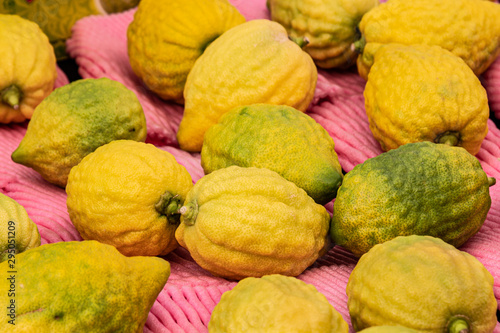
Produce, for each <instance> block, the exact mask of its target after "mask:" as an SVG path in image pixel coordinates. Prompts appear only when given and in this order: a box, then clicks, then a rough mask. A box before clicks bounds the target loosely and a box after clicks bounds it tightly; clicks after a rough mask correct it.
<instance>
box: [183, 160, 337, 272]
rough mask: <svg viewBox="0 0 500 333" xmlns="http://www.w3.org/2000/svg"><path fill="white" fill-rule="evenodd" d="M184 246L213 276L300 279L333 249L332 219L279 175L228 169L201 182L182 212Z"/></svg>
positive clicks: (264, 170)
mask: <svg viewBox="0 0 500 333" xmlns="http://www.w3.org/2000/svg"><path fill="white" fill-rule="evenodd" d="M180 213H181V224H180V225H179V227H178V228H177V230H176V232H175V237H176V239H177V241H178V242H179V244H180V245H181V246H182V247H184V248H186V249H187V250H188V251H189V253H190V254H191V256H192V257H193V259H194V260H195V261H196V262H197V263H198V264H199V265H200V266H201V267H202V268H204V269H206V270H207V271H209V272H211V273H212V274H213V275H216V276H221V277H225V278H229V279H233V280H241V279H243V278H245V277H250V276H253V277H261V276H263V275H268V274H282V275H289V276H297V275H299V274H301V273H302V272H303V271H304V270H305V269H306V268H307V267H309V266H310V265H311V264H312V263H314V261H316V259H317V258H318V257H319V256H321V255H323V254H324V253H325V251H326V250H327V249H328V246H329V244H330V243H329V239H328V227H329V221H330V215H329V213H328V211H327V210H326V208H325V207H324V206H321V205H318V204H316V203H315V202H314V200H313V199H312V198H311V197H309V196H308V195H307V193H306V192H305V191H304V190H303V189H301V188H299V187H297V186H296V185H295V184H294V183H292V182H290V181H288V180H286V179H284V178H283V177H281V176H280V175H279V174H277V173H276V172H274V171H271V170H268V169H264V168H256V167H246V168H244V167H239V166H235V165H233V166H229V167H227V168H223V169H219V170H215V171H213V172H212V173H210V174H208V175H206V176H204V177H202V178H201V179H200V180H198V181H197V182H196V184H195V185H194V186H193V188H192V189H191V190H190V191H189V193H188V195H187V197H186V200H185V201H184V206H183V207H181V209H180Z"/></svg>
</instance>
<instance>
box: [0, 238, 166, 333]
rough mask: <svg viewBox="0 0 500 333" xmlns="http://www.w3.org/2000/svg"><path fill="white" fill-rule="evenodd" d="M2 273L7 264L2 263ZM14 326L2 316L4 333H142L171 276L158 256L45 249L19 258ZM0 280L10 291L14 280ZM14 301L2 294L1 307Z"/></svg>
mask: <svg viewBox="0 0 500 333" xmlns="http://www.w3.org/2000/svg"><path fill="white" fill-rule="evenodd" d="M0 269H2V271H3V272H6V271H8V270H9V268H8V266H7V262H2V263H0ZM16 271H17V273H16V274H15V279H14V280H15V283H14V284H15V286H16V287H15V293H16V295H15V307H16V309H15V312H16V314H15V320H14V323H15V325H12V324H11V323H9V322H8V321H9V320H12V319H13V318H12V317H10V316H8V314H10V313H11V312H8V311H2V313H1V314H0V319H1V322H0V330H1V331H2V332H15V333H21V332H47V333H48V332H61V333H69V332H81V333H83V332H98V333H99V332H103V333H104V332H106V333H111V332H124V333H125V332H136V333H139V332H142V331H143V327H144V324H145V322H146V319H147V317H148V313H149V310H150V309H151V307H152V305H153V303H154V302H155V300H156V298H157V296H158V294H159V293H160V292H161V291H162V289H163V287H164V286H165V283H166V282H167V279H168V277H169V275H170V264H169V263H168V262H167V261H166V260H164V259H161V258H156V257H139V256H137V257H132V258H128V257H125V256H123V255H121V254H120V253H119V252H118V251H117V250H116V249H115V248H114V247H112V246H110V245H106V244H102V243H99V242H97V241H72V242H58V243H52V244H44V245H41V246H39V247H37V248H34V249H31V250H28V251H26V252H23V253H20V254H18V255H17V261H16ZM14 280H12V281H9V280H8V279H6V278H4V279H1V281H0V286H1V287H2V288H4V290H5V291H7V290H9V287H10V284H11V283H12V282H13V281H14ZM11 299H13V297H12V296H11V297H9V296H8V293H7V292H5V293H2V294H1V295H0V301H1V302H2V304H6V305H7V304H9V302H10V300H11Z"/></svg>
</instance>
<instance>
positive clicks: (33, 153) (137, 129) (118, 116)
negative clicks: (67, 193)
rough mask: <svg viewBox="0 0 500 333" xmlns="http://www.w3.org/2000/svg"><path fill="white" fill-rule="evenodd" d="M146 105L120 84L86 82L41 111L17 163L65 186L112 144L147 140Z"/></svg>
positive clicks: (61, 92)
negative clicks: (90, 156)
mask: <svg viewBox="0 0 500 333" xmlns="http://www.w3.org/2000/svg"><path fill="white" fill-rule="evenodd" d="M146 135H147V128H146V118H145V115H144V111H143V109H142V106H141V103H140V102H139V99H138V98H137V96H136V95H135V94H134V92H132V91H131V90H129V89H127V88H126V87H125V86H124V85H123V84H121V83H120V82H117V81H114V80H111V79H108V78H99V79H81V80H77V81H73V82H71V83H70V84H67V85H65V86H62V87H60V88H57V89H55V90H54V91H53V92H52V93H51V94H50V95H49V96H48V97H47V98H46V99H45V100H43V101H42V103H40V105H39V106H37V108H36V110H35V112H34V114H33V118H32V119H31V121H30V122H29V124H28V129H27V131H26V134H25V136H24V137H23V139H22V140H21V143H20V144H19V146H18V147H17V149H16V150H15V151H14V152H13V153H12V160H13V161H14V162H16V163H19V164H22V165H25V166H27V167H30V168H32V169H34V170H35V171H37V172H38V173H40V175H42V177H43V178H44V179H45V180H47V181H48V182H50V183H53V184H55V185H58V186H60V187H65V186H66V183H67V181H68V174H69V172H70V170H71V168H73V167H74V166H75V165H77V164H78V163H79V162H80V161H81V160H82V158H83V157H85V156H86V155H88V154H89V153H91V152H93V151H94V150H95V149H96V148H98V147H100V146H102V145H104V144H106V143H108V142H111V141H113V140H120V139H127V140H135V141H141V142H144V141H145V140H146Z"/></svg>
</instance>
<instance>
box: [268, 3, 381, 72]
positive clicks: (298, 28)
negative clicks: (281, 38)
mask: <svg viewBox="0 0 500 333" xmlns="http://www.w3.org/2000/svg"><path fill="white" fill-rule="evenodd" d="M378 4H379V0H268V1H267V6H268V8H269V11H270V13H271V18H272V20H273V21H276V22H278V23H280V24H281V25H283V26H284V27H285V28H286V30H287V31H288V34H289V35H290V37H291V38H307V40H308V41H309V43H307V45H305V46H304V51H306V52H307V53H309V54H310V55H311V57H312V58H313V59H314V62H315V63H316V65H318V67H321V68H343V67H348V66H351V65H353V64H355V63H356V58H357V55H358V54H357V52H356V51H355V50H354V49H353V48H352V47H351V45H352V43H353V42H355V41H356V40H358V39H359V38H360V34H359V30H358V24H359V21H360V20H361V18H362V17H363V15H364V14H365V13H366V12H368V11H369V10H370V9H372V8H374V7H375V6H377V5H378Z"/></svg>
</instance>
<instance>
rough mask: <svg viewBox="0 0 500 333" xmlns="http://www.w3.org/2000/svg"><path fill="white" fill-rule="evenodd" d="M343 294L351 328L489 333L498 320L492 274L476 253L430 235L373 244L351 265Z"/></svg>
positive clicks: (358, 329) (430, 332) (401, 237)
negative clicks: (351, 269)
mask: <svg viewBox="0 0 500 333" xmlns="http://www.w3.org/2000/svg"><path fill="white" fill-rule="evenodd" d="M346 293H347V297H348V300H347V306H348V308H349V314H350V317H351V322H352V327H353V328H354V330H355V331H360V330H363V329H366V328H368V327H373V326H380V325H401V326H405V327H408V328H410V329H414V330H417V331H419V332H428V333H443V332H445V333H491V332H493V330H494V328H495V326H496V324H497V318H496V311H497V300H496V298H495V294H494V292H493V276H492V275H491V274H490V272H488V270H486V268H485V267H484V266H483V265H482V264H481V262H480V261H479V260H477V259H476V258H475V257H474V256H472V255H470V254H468V253H466V252H463V251H460V250H458V249H457V248H455V247H453V246H451V245H449V244H447V243H445V242H444V241H442V240H441V239H439V238H435V237H431V236H418V235H412V236H400V237H396V238H394V239H392V240H390V241H387V242H385V243H383V244H379V245H376V246H374V247H373V248H372V249H371V250H370V251H369V252H368V253H366V254H365V255H363V256H362V257H361V258H360V260H359V261H358V263H357V265H356V266H355V267H354V269H353V271H352V273H351V275H350V277H349V281H348V283H347V288H346ZM401 332H403V331H401Z"/></svg>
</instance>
